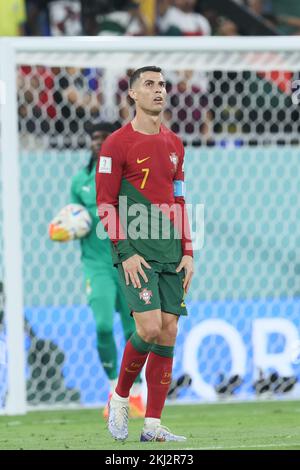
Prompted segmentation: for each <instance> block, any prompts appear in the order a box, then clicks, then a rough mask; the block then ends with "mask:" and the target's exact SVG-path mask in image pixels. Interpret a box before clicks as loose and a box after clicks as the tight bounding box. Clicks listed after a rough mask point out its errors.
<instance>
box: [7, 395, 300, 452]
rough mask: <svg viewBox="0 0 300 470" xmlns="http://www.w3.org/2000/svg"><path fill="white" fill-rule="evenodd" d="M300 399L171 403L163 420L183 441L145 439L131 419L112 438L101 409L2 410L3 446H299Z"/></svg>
mask: <svg viewBox="0 0 300 470" xmlns="http://www.w3.org/2000/svg"><path fill="white" fill-rule="evenodd" d="M299 423H300V401H277V402H252V403H235V404H211V405H180V406H167V407H166V408H165V411H164V415H163V424H164V425H166V426H168V427H170V429H171V430H172V431H174V432H175V433H178V434H183V435H186V436H187V437H188V440H187V442H184V443H182V442H180V443H141V442H139V434H140V430H141V427H142V424H143V420H141V419H138V420H131V421H130V426H129V438H128V440H127V441H126V442H125V443H120V442H116V441H113V440H112V439H111V437H110V436H109V434H108V431H107V430H106V427H105V422H104V420H103V418H102V410H100V409H88V410H86V409H82V410H76V411H73V410H70V411H47V412H30V413H28V414H27V415H25V416H0V450H3V449H31V450H36V449H44V450H46V449H53V450H54V449H104V450H115V451H116V450H119V449H122V450H139V449H149V450H153V449H156V450H159V449H167V450H170V449H181V450H183V449H187V450H188V449H189V450H192V449H200V450H201V449H211V450H214V449H216V450H217V449H237V450H238V449H241V450H243V449H250V450H251V449H253V450H254V449H262V450H265V449H269V450H275V449H280V450H281V449H282V450H286V449H298V450H300V427H299Z"/></svg>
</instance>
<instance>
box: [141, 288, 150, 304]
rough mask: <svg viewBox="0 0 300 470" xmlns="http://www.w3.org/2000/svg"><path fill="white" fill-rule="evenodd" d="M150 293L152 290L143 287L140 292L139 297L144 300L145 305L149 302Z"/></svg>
mask: <svg viewBox="0 0 300 470" xmlns="http://www.w3.org/2000/svg"><path fill="white" fill-rule="evenodd" d="M152 295H153V294H152V290H148V289H143V290H142V292H140V299H141V300H143V301H144V302H145V305H149V304H151V297H152Z"/></svg>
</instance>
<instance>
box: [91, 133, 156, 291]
mask: <svg viewBox="0 0 300 470" xmlns="http://www.w3.org/2000/svg"><path fill="white" fill-rule="evenodd" d="M111 140H112V139H110V138H108V139H106V141H105V142H104V144H103V146H102V149H101V155H100V156H99V160H98V165H97V169H96V194H97V208H98V214H99V217H100V219H101V222H102V223H103V225H104V228H105V230H106V232H107V234H108V236H109V238H110V240H111V241H112V243H113V244H114V248H115V250H116V251H117V253H118V255H119V258H120V260H121V261H122V266H123V269H124V273H125V279H126V284H127V285H128V284H129V280H130V281H131V282H132V284H133V286H134V287H139V288H140V287H141V283H140V279H139V276H138V273H139V274H140V275H141V276H142V277H143V278H144V280H145V281H146V282H147V276H146V274H145V272H144V270H143V268H142V265H144V266H146V267H149V268H150V266H149V265H148V263H147V262H146V261H145V260H144V258H143V257H142V256H139V255H138V254H136V252H135V250H134V249H133V247H132V246H131V245H130V243H129V241H128V239H127V236H126V233H125V231H124V228H123V227H122V224H121V220H120V214H119V194H120V188H121V182H122V175H123V169H124V165H125V159H124V155H123V152H122V150H121V149H119V148H118V146H117V145H116V144H115V143H114V142H111Z"/></svg>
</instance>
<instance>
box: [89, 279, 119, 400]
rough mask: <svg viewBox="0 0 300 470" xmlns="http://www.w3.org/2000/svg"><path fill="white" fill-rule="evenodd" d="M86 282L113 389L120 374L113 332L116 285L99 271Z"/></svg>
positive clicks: (104, 360)
mask: <svg viewBox="0 0 300 470" xmlns="http://www.w3.org/2000/svg"><path fill="white" fill-rule="evenodd" d="M86 282H87V297H88V303H89V305H90V307H91V309H92V312H93V316H94V319H95V323H96V334H97V351H98V355H99V358H100V361H101V364H102V366H103V369H104V371H105V373H106V375H107V378H108V380H109V382H110V389H111V391H113V390H114V388H115V386H116V382H117V376H118V372H117V348H116V342H115V339H114V334H113V315H114V311H115V298H116V286H115V283H114V282H113V280H112V279H110V278H109V277H105V278H104V277H103V275H99V274H98V273H94V274H93V273H90V274H89V277H87V279H86ZM104 286H105V288H104Z"/></svg>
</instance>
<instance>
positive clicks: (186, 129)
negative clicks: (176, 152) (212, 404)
mask: <svg viewBox="0 0 300 470" xmlns="http://www.w3.org/2000/svg"><path fill="white" fill-rule="evenodd" d="M0 43H1V44H2V49H1V50H2V52H3V54H4V58H5V60H4V64H2V69H1V70H2V71H1V75H0V78H1V80H2V81H1V82H0V83H1V84H2V88H1V91H2V95H1V96H2V101H1V105H0V107H1V168H2V171H1V174H0V191H1V200H3V207H1V210H0V223H1V231H0V232H1V233H0V259H1V262H0V281H1V283H0V288H1V289H0V297H1V302H0V306H1V307H0V312H1V313H0V409H2V411H6V412H9V413H16V412H24V411H25V410H26V409H28V407H55V406H57V405H60V406H76V405H85V406H92V405H99V404H101V403H102V404H103V403H104V402H105V401H106V399H107V395H108V381H107V378H106V376H105V373H104V371H103V368H102V366H101V363H100V361H99V358H98V355H97V350H96V329H95V321H94V318H93V315H92V312H91V310H90V308H89V307H88V306H87V300H86V294H85V286H84V282H83V273H82V266H81V263H80V247H79V244H78V242H69V243H66V244H55V243H53V242H51V241H50V240H49V238H48V233H47V230H48V224H49V221H50V220H51V219H52V218H53V216H54V215H55V214H56V213H57V212H58V210H59V209H60V208H62V207H63V206H64V205H66V204H67V203H68V202H69V201H70V184H71V179H72V176H73V175H75V174H76V172H77V171H78V170H79V169H80V168H82V167H83V166H84V165H86V164H87V162H88V159H89V156H90V149H89V147H90V140H89V136H88V134H87V126H88V125H89V123H91V122H95V121H100V120H106V121H107V120H110V121H113V122H115V123H118V124H120V125H122V124H124V123H127V122H128V121H129V120H130V119H131V118H132V116H133V108H132V106H131V105H130V103H129V102H128V99H127V92H128V77H129V75H130V73H131V71H132V70H133V69H136V68H138V67H141V66H144V65H153V64H154V65H158V66H161V67H162V69H163V71H164V74H165V77H166V81H167V91H168V98H167V106H166V109H165V111H164V116H163V119H164V123H165V124H166V125H167V126H168V127H170V128H171V129H172V130H173V131H174V132H175V133H177V134H178V135H179V136H180V137H181V138H182V139H183V141H184V143H185V146H186V165H185V174H186V182H187V202H188V203H191V204H192V205H193V206H195V205H197V204H203V205H204V244H203V247H202V248H201V249H200V250H197V251H196V253H195V276H194V280H193V284H192V288H191V293H190V295H189V296H188V299H187V306H188V309H189V316H188V317H187V318H184V319H182V320H181V321H180V324H179V335H178V340H177V346H176V354H175V365H174V373H173V377H174V378H175V379H176V378H180V377H181V376H182V375H183V374H189V375H190V376H191V379H192V383H191V385H190V387H182V388H181V389H180V390H179V389H178V391H177V392H175V393H174V394H173V395H172V396H170V401H171V400H172V399H173V401H174V398H175V399H176V400H177V401H194V402H200V401H207V400H217V399H224V398H228V397H230V398H235V399H237V400H238V399H251V398H253V397H263V396H267V397H299V396H300V389H299V378H300V359H299V327H300V315H299V309H300V303H299V297H300V289H299V286H300V282H299V281H300V260H299V250H298V247H299V245H300V222H299V221H300V206H299V191H300V178H299V176H300V169H299V168H300V167H299V135H300V134H299V126H300V124H299V122H300V120H299V110H300V108H299V103H298V93H297V92H298V88H299V84H298V82H297V80H298V69H299V65H298V64H299V61H298V59H299V58H300V41H298V38H271V39H268V38H225V39H224V38H201V39H199V38H198V39H195V38H193V39H192V38H188V39H182V38H180V40H179V39H176V38H172V39H170V38H168V39H167V38H121V39H116V38H113V39H108V38H89V39H87V38H73V39H54V38H51V39H42V40H41V39H40V38H39V39H22V40H13V41H8V40H0ZM5 64H6V65H5ZM10 79H11V80H10ZM7 81H9V83H7ZM10 81H12V82H14V83H10ZM299 83H300V82H299ZM14 121H15V125H14ZM14 165H15V166H14ZM14 169H17V171H16V172H15V171H14ZM8 179H9V180H8ZM12 240H14V243H15V247H16V250H15V251H14V247H13V246H12ZM103 289H105V286H103ZM2 312H4V314H3V313H2ZM115 337H116V342H117V344H118V352H119V360H120V357H121V353H122V350H123V346H124V337H123V333H122V328H121V323H120V319H119V316H118V315H117V314H116V315H115Z"/></svg>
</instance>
